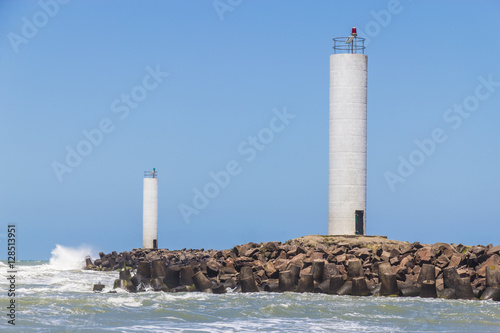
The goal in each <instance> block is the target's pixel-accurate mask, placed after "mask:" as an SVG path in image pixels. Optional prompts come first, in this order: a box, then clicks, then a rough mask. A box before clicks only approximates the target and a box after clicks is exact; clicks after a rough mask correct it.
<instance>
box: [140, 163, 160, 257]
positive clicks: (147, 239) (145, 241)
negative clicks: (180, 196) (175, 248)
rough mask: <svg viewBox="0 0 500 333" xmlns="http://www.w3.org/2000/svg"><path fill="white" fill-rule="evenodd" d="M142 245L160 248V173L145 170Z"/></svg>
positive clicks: (154, 170)
mask: <svg viewBox="0 0 500 333" xmlns="http://www.w3.org/2000/svg"><path fill="white" fill-rule="evenodd" d="M142 247H143V248H145V249H157V248H158V174H157V172H156V169H155V168H153V171H145V172H144V181H143V196H142Z"/></svg>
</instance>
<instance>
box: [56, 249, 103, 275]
mask: <svg viewBox="0 0 500 333" xmlns="http://www.w3.org/2000/svg"><path fill="white" fill-rule="evenodd" d="M93 252H94V250H92V248H91V247H90V246H87V245H81V246H79V247H77V248H71V247H66V246H62V245H59V244H56V248H55V249H53V250H52V252H51V254H52V257H51V258H50V261H49V263H50V266H51V268H52V269H57V270H61V271H64V270H80V269H82V267H84V266H85V257H87V256H91V254H92V253H93Z"/></svg>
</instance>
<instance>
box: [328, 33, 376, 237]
mask: <svg viewBox="0 0 500 333" xmlns="http://www.w3.org/2000/svg"><path fill="white" fill-rule="evenodd" d="M333 41H334V47H333V49H334V54H332V55H330V161H329V164H330V166H329V186H328V234H329V235H364V234H365V230H366V77H367V62H368V57H367V56H366V55H365V54H364V50H365V47H364V41H365V39H364V38H360V37H358V36H357V33H356V28H352V33H351V36H349V37H338V38H334V39H333Z"/></svg>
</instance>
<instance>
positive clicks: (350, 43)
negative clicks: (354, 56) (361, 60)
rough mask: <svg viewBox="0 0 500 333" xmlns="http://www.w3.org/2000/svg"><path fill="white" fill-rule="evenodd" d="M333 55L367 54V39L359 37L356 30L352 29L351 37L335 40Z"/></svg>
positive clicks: (336, 38)
mask: <svg viewBox="0 0 500 333" xmlns="http://www.w3.org/2000/svg"><path fill="white" fill-rule="evenodd" d="M333 53H335V54H337V53H361V54H365V39H364V38H363V37H358V34H357V32H356V28H352V33H351V35H350V36H349V37H335V38H333Z"/></svg>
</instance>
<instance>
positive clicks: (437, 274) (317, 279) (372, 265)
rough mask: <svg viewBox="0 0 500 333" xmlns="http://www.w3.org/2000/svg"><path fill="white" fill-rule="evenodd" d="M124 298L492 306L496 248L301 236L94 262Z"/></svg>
mask: <svg viewBox="0 0 500 333" xmlns="http://www.w3.org/2000/svg"><path fill="white" fill-rule="evenodd" d="M100 257H101V258H100V259H97V260H95V261H94V262H92V260H91V259H90V258H87V265H86V269H93V270H119V278H118V279H116V280H115V283H114V288H123V289H125V290H128V291H130V292H140V291H144V290H146V289H153V290H155V291H164V292H182V291H184V292H186V291H200V292H211V293H225V292H226V291H227V290H228V289H229V290H232V291H236V292H260V291H268V292H287V291H288V292H317V293H327V294H337V295H354V296H368V295H378V296H406V297H412V296H420V297H441V298H446V299H484V300H487V299H491V300H494V301H500V266H499V264H500V245H498V246H493V245H488V246H482V245H476V246H465V245H462V244H459V245H455V244H446V243H436V244H420V243H418V242H415V243H408V242H400V241H393V240H388V239H387V238H385V237H381V236H374V237H365V236H352V237H350V236H305V237H300V238H296V239H292V240H289V241H287V242H285V243H284V244H283V243H280V242H267V243H260V244H256V243H248V244H243V245H237V246H235V247H233V248H232V249H228V250H222V251H216V250H208V251H205V250H203V249H200V250H192V249H190V250H186V249H183V250H176V251H169V250H146V249H134V250H132V251H130V252H122V253H120V254H118V253H116V252H113V253H111V254H104V253H101V254H100Z"/></svg>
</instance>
